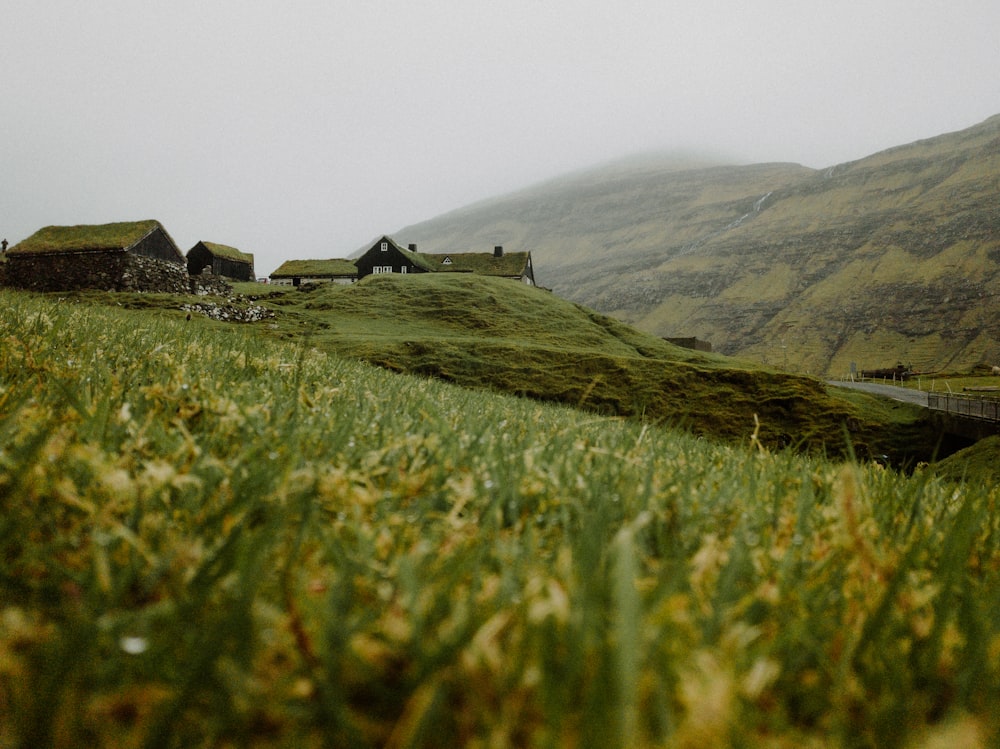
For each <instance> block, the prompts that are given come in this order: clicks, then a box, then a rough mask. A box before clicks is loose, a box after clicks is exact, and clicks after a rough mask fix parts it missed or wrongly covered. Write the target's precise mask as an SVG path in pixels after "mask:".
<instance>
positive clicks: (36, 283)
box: [2, 252, 192, 294]
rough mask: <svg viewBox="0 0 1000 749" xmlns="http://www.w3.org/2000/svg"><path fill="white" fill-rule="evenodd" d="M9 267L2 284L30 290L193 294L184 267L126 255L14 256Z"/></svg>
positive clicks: (86, 253)
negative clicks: (92, 290)
mask: <svg viewBox="0 0 1000 749" xmlns="http://www.w3.org/2000/svg"><path fill="white" fill-rule="evenodd" d="M6 266H7V267H6V274H5V276H6V277H5V278H4V279H2V280H3V282H4V283H5V284H6V285H9V286H14V287H17V288H20V289H27V290H29V291H79V290H83V289H97V290H100V291H145V292H162V293H173V294H190V293H191V291H192V289H191V280H190V278H189V277H188V274H187V270H186V268H185V267H184V265H182V264H180V263H176V262H167V261H165V260H160V259H157V258H151V257H144V256H142V255H133V254H131V253H125V252H61V253H51V254H45V253H38V254H32V253H25V254H15V255H8V262H7V263H6Z"/></svg>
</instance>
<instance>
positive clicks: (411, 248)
mask: <svg viewBox="0 0 1000 749" xmlns="http://www.w3.org/2000/svg"><path fill="white" fill-rule="evenodd" d="M406 249H408V250H409V251H410V252H416V251H417V246H416V245H415V244H408V245H406Z"/></svg>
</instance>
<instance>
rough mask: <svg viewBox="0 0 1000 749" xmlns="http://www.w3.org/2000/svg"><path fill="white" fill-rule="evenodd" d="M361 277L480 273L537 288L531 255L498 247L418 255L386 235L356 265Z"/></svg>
mask: <svg viewBox="0 0 1000 749" xmlns="http://www.w3.org/2000/svg"><path fill="white" fill-rule="evenodd" d="M354 264H355V265H356V266H357V275H358V278H364V277H365V276H370V275H374V274H377V273H476V274H479V275H484V276H496V277H500V278H510V279H513V280H516V281H520V282H521V283H525V284H528V285H529V286H534V285H535V270H534V267H533V265H532V262H531V253H530V252H504V249H503V247H502V246H500V245H497V246H496V247H494V248H493V252H452V253H436V254H431V253H426V252H417V246H416V245H414V244H411V245H409V246H408V247H407V248H406V249H405V250H404V249H403V248H402V247H400V246H399V245H398V244H396V242H394V241H393V240H392V238H391V237H388V236H383V237H382V238H381V239H379V240H378V241H377V242H375V244H373V245H372V246H371V248H370V249H369V250H368V251H367V252H365V253H364V254H363V255H362V256H361V257H359V258H358V259H357V260H356V261H355V263H354Z"/></svg>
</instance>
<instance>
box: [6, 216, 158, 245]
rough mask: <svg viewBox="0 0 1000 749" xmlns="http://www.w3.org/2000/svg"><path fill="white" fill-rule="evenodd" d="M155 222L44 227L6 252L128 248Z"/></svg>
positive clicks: (152, 226) (148, 231)
mask: <svg viewBox="0 0 1000 749" xmlns="http://www.w3.org/2000/svg"><path fill="white" fill-rule="evenodd" d="M157 226H159V222H158V221H154V220H148V221H127V222H120V223H114V224H96V225H81V226H46V227H45V228H43V229H39V230H38V231H36V232H35V233H34V234H32V235H31V236H30V237H28V238H27V239H25V240H24V241H22V242H18V243H17V244H16V245H15V246H13V247H11V248H10V250H9V251H10V252H13V253H19V252H56V251H63V250H94V249H101V250H108V249H116V250H121V249H125V248H126V247H131V246H132V245H133V244H135V243H136V242H138V241H139V240H140V239H142V238H143V237H144V236H146V235H147V234H149V233H150V232H151V231H153V229H155V228H156V227H157Z"/></svg>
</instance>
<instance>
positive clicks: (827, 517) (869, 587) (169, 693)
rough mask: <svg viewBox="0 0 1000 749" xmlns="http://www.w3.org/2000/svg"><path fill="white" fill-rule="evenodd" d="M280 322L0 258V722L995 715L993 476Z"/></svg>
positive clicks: (626, 741)
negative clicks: (715, 423) (55, 293)
mask: <svg viewBox="0 0 1000 749" xmlns="http://www.w3.org/2000/svg"><path fill="white" fill-rule="evenodd" d="M316 299H317V300H322V299H323V297H316ZM265 325H266V324H265ZM372 325H373V326H377V321H374V322H372ZM265 329H266V328H265ZM261 332H262V328H261V327H259V326H258V327H253V326H221V325H218V324H215V323H212V322H211V321H208V320H202V319H200V318H198V317H195V318H194V319H192V320H191V321H185V320H184V319H183V318H182V317H179V316H175V315H172V314H168V313H164V312H162V311H156V310H146V311H143V310H129V309H123V308H114V307H108V306H95V305H92V304H89V303H85V302H81V301H79V298H74V299H63V300H57V299H55V298H45V297H40V296H32V295H29V294H24V293H15V292H8V291H0V344H2V345H0V498H2V502H3V512H2V513H0V746H4V747H7V746H12V747H29V746H30V747H47V746H55V747H70V746H80V745H87V746H95V747H100V746H109V747H110V746H115V747H120V746H140V747H174V746H176V747H181V746H183V747H190V746H216V747H218V746H225V747H228V746H254V747H267V746H276V747H277V746H281V747H302V746H351V747H365V746H390V747H424V746H426V747H432V746H433V747H439V746H538V747H552V746H558V747H569V746H635V747H664V746H667V747H703V746H773V747H784V746H790V745H801V744H806V745H810V746H852V747H853V746H931V745H948V746H953V745H958V744H957V743H956V742H957V741H959V740H960V739H964V740H965V741H966V742H967V743H966V744H965V745H968V746H986V745H987V744H988V743H989V742H990V741H991V740H992V739H995V737H996V736H997V731H998V728H1000V725H998V723H1000V722H998V720H997V717H996V714H995V711H994V709H993V708H994V706H995V704H996V700H997V698H998V697H1000V668H998V666H997V663H998V660H997V652H998V647H1000V610H998V606H1000V604H998V602H1000V575H998V570H1000V534H998V527H997V520H996V518H997V512H996V510H997V507H996V504H997V501H998V495H997V492H996V491H995V490H994V489H991V488H990V486H988V485H984V484H982V483H967V484H961V483H954V482H950V481H944V480H942V479H941V478H938V477H935V476H933V475H931V474H930V473H929V472H927V471H919V472H917V473H916V474H914V475H912V476H903V475H901V474H898V473H896V472H893V471H889V470H885V469H883V468H880V467H878V466H876V465H868V464H856V463H853V462H850V461H848V462H830V461H827V460H824V459H820V458H815V457H808V456H801V455H796V454H794V453H792V452H790V451H780V452H776V451H772V450H768V449H766V448H765V447H764V446H763V445H762V444H761V443H760V442H759V440H756V439H751V438H747V439H745V440H743V441H742V444H734V445H725V444H722V443H719V442H716V441H712V440H708V439H704V438H699V437H697V436H694V435H691V434H689V433H687V432H685V431H678V430H675V429H670V428H664V427H661V426H657V425H654V424H649V423H646V424H643V423H641V422H639V421H635V420H622V419H620V418H607V417H603V416H599V415H594V414H591V413H587V412H585V411H582V410H580V409H576V408H569V407H565V406H559V405H552V404H543V403H539V402H536V401H533V400H529V399H524V398H516V397H510V396H506V395H502V394H497V393H491V392H488V391H484V390H470V389H466V388H457V387H454V386H452V385H449V384H446V383H442V382H439V381H436V380H433V379H427V378H421V377H414V376H410V375H403V374H393V373H390V372H386V371H384V370H381V369H378V368H374V367H370V366H368V365H365V364H363V363H360V362H357V361H352V360H350V359H346V358H343V357H339V356H335V355H333V354H330V353H327V352H325V351H323V350H321V348H320V346H319V345H318V343H317V341H318V340H319V335H320V334H319V333H317V334H316V338H315V339H314V340H312V341H303V340H302V339H299V340H297V341H295V342H281V341H278V340H273V339H269V338H267V337H264V336H262V335H261ZM935 742H936V743H935Z"/></svg>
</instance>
